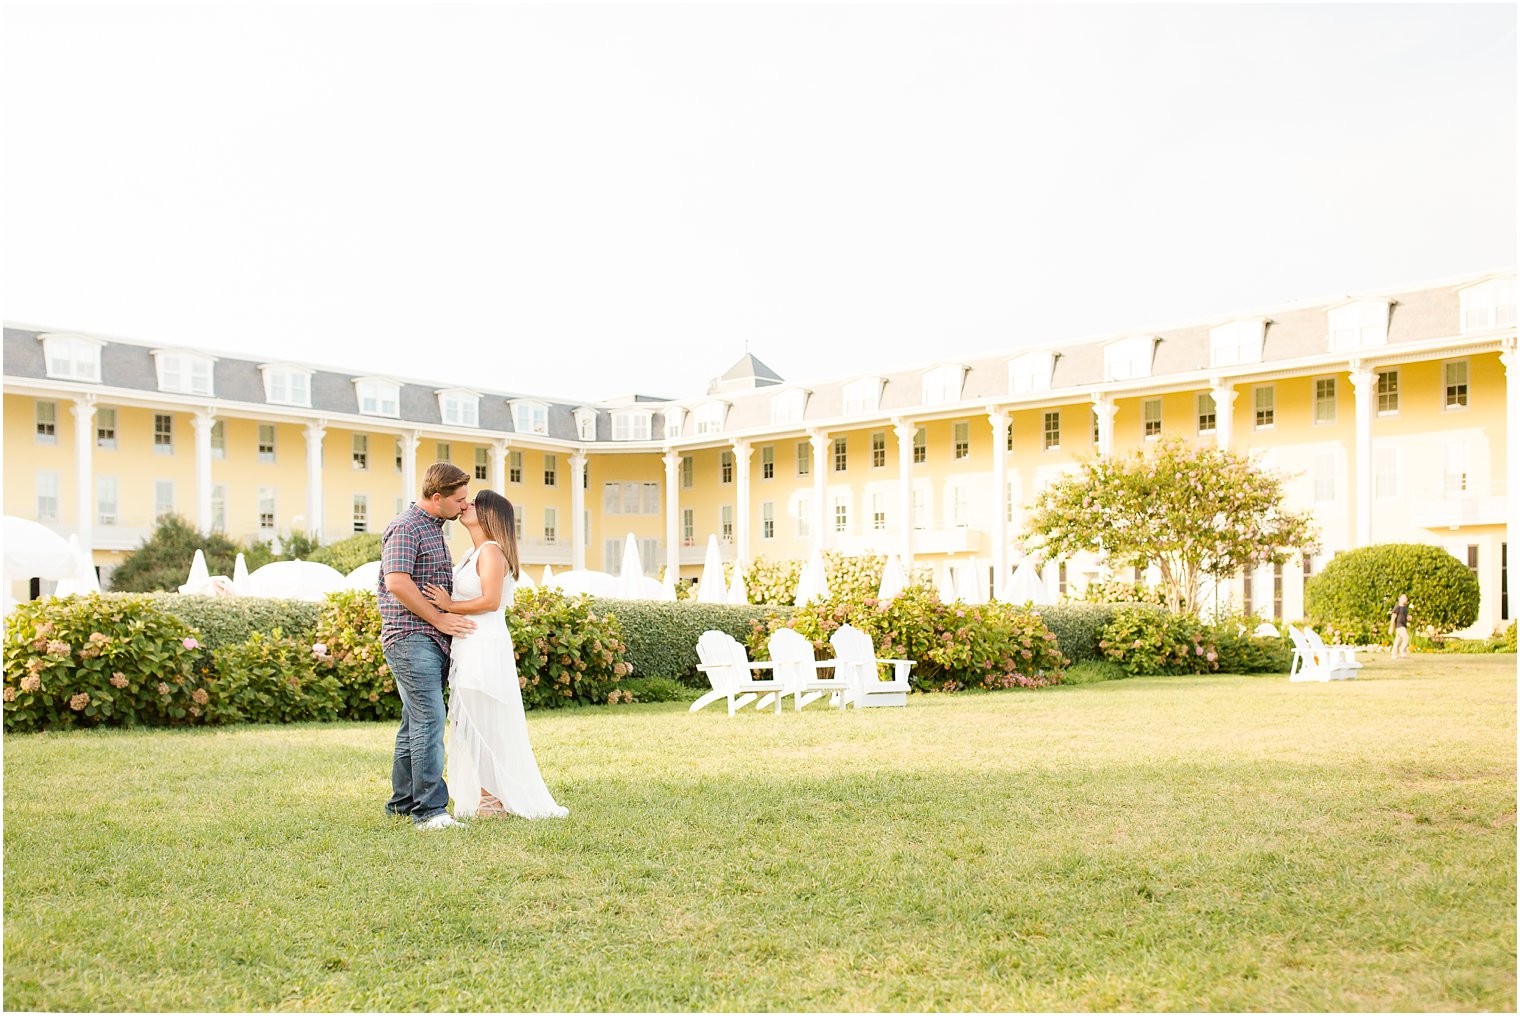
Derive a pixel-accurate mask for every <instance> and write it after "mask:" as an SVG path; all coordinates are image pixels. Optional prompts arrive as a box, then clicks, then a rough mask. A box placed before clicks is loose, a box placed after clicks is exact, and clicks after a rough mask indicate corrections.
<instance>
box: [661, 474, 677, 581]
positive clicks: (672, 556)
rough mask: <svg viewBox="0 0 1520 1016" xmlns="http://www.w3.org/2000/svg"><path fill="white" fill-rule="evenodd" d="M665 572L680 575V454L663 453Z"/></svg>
mask: <svg viewBox="0 0 1520 1016" xmlns="http://www.w3.org/2000/svg"><path fill="white" fill-rule="evenodd" d="M664 461H665V573H666V575H668V576H671V577H672V578H673V579H676V580H679V579H680V577H681V456H680V454H678V453H677V452H674V451H667V452H666V453H665V459H664Z"/></svg>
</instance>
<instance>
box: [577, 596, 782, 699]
mask: <svg viewBox="0 0 1520 1016" xmlns="http://www.w3.org/2000/svg"><path fill="white" fill-rule="evenodd" d="M591 607H592V609H593V610H594V611H595V612H596V613H598V614H605V615H607V616H609V617H613V618H616V619H617V621H618V625H619V627H620V628H621V629H622V633H623V636H622V637H623V641H624V642H625V643H626V644H627V646H628V650H627V658H628V662H629V663H630V664H632V665H633V676H634V677H668V678H671V679H673V680H676V681H681V682H682V683H684V684H688V685H691V686H692V687H695V688H705V687H707V678H706V677H704V676H703V675H702V673H701V672H700V671H698V670H697V664H698V663H699V662H700V661H699V660H698V659H697V639H699V638H701V637H702V633H703V632H704V631H707V630H709V629H716V630H718V631H722V632H727V633H728V634H730V635H732V636H733V637H734V638H736V639H738V640H739V641H740V642H744V641H745V640H746V639H748V638H749V634H750V630H751V629H752V628H753V626H754V624H755V622H757V621H761V620H763V619H764V618H766V617H767V616H769V615H771V614H774V613H776V612H777V611H778V610H782V611H785V610H788V609H789V608H784V607H781V608H778V607H762V606H742V605H741V606H730V605H728V604H723V603H693V602H691V601H686V602H680V603H666V602H663V601H656V600H615V599H610V598H602V597H594V598H593V599H592V600H591Z"/></svg>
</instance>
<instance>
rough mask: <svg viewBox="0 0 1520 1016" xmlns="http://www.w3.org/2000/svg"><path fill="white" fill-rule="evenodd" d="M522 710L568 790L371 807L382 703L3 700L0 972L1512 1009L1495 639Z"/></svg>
mask: <svg viewBox="0 0 1520 1016" xmlns="http://www.w3.org/2000/svg"><path fill="white" fill-rule="evenodd" d="M1363 674H1364V676H1363V679H1361V680H1358V681H1355V682H1343V683H1337V684H1332V685H1290V684H1288V682H1287V681H1286V680H1284V679H1281V678H1260V677H1253V678H1242V677H1209V678H1188V679H1183V678H1163V679H1146V680H1131V681H1119V682H1111V683H1106V684H1096V685H1087V686H1083V687H1074V688H1061V689H1052V690H1048V691H1041V692H1002V693H995V694H983V695H960V696H928V697H919V698H915V699H913V701H912V702H911V705H910V707H909V708H908V709H906V710H890V709H880V710H871V711H868V712H851V713H849V714H846V715H839V714H837V713H828V712H824V711H821V710H820V711H815V710H818V707H817V706H815V707H813V708H812V709H810V710H809V711H807V712H804V713H803V714H802V715H800V716H799V715H795V714H793V713H791V712H787V713H784V714H783V715H782V716H780V717H777V716H774V715H771V714H769V713H767V714H755V713H752V712H747V713H746V714H743V715H740V716H738V717H735V718H734V719H732V720H730V719H729V718H728V717H727V716H726V715H724V714H723V711H722V710H721V709H720V708H717V707H713V708H709V709H708V710H707V711H705V712H703V713H700V714H697V715H689V714H688V713H687V712H686V711H685V706H684V705H681V704H667V705H652V706H634V707H620V708H617V709H586V710H576V711H566V712H562V713H558V714H534V715H532V716H531V717H530V728H531V731H532V736H533V738H534V744H535V747H536V749H537V751H538V755H539V759H540V761H541V763H542V765H543V768H544V772H545V775H546V778H547V779H548V782H549V784H550V786H551V788H552V789H553V790H554V791H555V793H556V794H557V796H558V797H559V800H560V801H561V802H562V803H564V804H566V805H568V806H569V808H570V809H571V816H570V818H569V819H567V820H564V821H558V822H555V821H549V822H539V823H527V822H523V821H520V820H514V819H509V820H487V821H479V822H476V823H474V824H472V825H470V826H469V827H467V828H465V829H461V830H454V831H450V832H443V833H433V834H423V833H418V832H416V831H414V830H413V829H412V828H411V827H410V826H409V825H407V824H405V823H397V822H395V821H392V820H387V819H386V818H384V817H383V816H382V815H381V811H380V805H381V803H382V801H383V800H384V798H385V796H386V794H387V792H388V789H389V758H390V750H391V741H392V734H393V731H392V729H391V728H390V727H389V726H388V725H359V724H349V725H340V726H304V727H294V728H276V727H244V728H237V729H227V730H197V731H184V732H170V733H165V732H148V733H137V732H126V733H123V732H104V733H99V732H97V733H82V734H68V735H60V736H34V737H7V738H6V739H5V806H4V810H5V903H4V907H5V944H4V960H5V966H4V982H5V985H4V990H5V997H4V1003H5V1007H6V1008H7V1009H75V1010H77V1009H107V1010H119V1009H177V1010H200V1009H213V1010H215V1009H319V1010H350V1009H363V1010H372V1009H378V1010H406V1009H439V1008H442V1009H506V1010H515V1009H528V1010H577V1009H619V1010H635V1011H638V1010H651V1009H654V1010H659V1009H745V1010H835V1009H842V1010H864V1009H886V1010H893V1009H898V1010H901V1009H1036V1010H1038V1009H1182V1010H1189V1009H1282V1010H1322V1009H1333V1010H1342V1009H1350V1010H1363V1009H1373V1010H1381V1009H1393V1010H1410V1009H1413V1010H1421V1009H1436V1010H1447V1009H1495V1010H1513V1009H1514V1008H1515V1002H1516V999H1515V946H1516V941H1515V916H1516V915H1515V842H1516V841H1515V810H1514V809H1515V686H1516V680H1515V678H1516V666H1515V657H1514V656H1498V657H1424V658H1418V659H1416V660H1414V661H1409V662H1405V663H1401V664H1392V663H1388V662H1382V663H1377V664H1373V665H1371V666H1369V667H1368V668H1367V669H1366V670H1365V671H1364V672H1363Z"/></svg>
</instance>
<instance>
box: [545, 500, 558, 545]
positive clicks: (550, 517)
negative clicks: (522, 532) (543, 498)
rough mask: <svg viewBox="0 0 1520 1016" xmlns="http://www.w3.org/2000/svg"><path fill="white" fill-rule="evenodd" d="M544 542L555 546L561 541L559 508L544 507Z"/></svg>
mask: <svg viewBox="0 0 1520 1016" xmlns="http://www.w3.org/2000/svg"><path fill="white" fill-rule="evenodd" d="M544 542H545V543H546V544H549V545H550V546H553V545H554V544H556V543H558V542H559V509H558V508H545V509H544Z"/></svg>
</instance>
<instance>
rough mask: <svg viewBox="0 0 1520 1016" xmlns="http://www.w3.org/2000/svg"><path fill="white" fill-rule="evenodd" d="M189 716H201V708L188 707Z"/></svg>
mask: <svg viewBox="0 0 1520 1016" xmlns="http://www.w3.org/2000/svg"><path fill="white" fill-rule="evenodd" d="M190 715H191V716H195V717H199V716H200V715H201V707H200V706H191V707H190Z"/></svg>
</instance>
